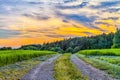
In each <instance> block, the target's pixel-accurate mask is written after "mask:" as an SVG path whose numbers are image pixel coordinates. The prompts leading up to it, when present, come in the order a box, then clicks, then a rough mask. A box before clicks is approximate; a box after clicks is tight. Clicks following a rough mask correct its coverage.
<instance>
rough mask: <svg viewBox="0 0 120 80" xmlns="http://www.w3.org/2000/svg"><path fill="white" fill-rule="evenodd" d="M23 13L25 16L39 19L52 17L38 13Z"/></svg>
mask: <svg viewBox="0 0 120 80" xmlns="http://www.w3.org/2000/svg"><path fill="white" fill-rule="evenodd" d="M22 15H23V16H25V17H29V18H32V19H37V20H48V19H49V18H50V17H48V16H41V15H40V14H38V13H32V14H28V13H25V14H22Z"/></svg>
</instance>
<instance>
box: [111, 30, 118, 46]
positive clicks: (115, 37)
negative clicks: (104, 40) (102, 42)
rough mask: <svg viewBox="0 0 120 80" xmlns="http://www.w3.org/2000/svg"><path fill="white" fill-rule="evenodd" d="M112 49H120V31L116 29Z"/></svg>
mask: <svg viewBox="0 0 120 80" xmlns="http://www.w3.org/2000/svg"><path fill="white" fill-rule="evenodd" d="M112 48H120V29H117V31H116V33H115V34H114V38H113V46H112Z"/></svg>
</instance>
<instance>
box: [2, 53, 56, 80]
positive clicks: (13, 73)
mask: <svg viewBox="0 0 120 80" xmlns="http://www.w3.org/2000/svg"><path fill="white" fill-rule="evenodd" d="M52 56H54V55H46V56H40V57H37V58H32V59H30V60H25V61H22V62H17V63H15V64H11V65H8V66H4V67H0V80H20V79H21V77H23V76H24V75H25V74H26V73H27V72H28V71H29V70H30V69H31V68H33V67H34V66H36V65H38V64H40V62H41V61H44V60H46V59H48V58H51V57H52Z"/></svg>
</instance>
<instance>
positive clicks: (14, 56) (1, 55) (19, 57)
mask: <svg viewBox="0 0 120 80" xmlns="http://www.w3.org/2000/svg"><path fill="white" fill-rule="evenodd" d="M47 54H55V52H52V51H33V50H8V51H0V66H4V65H8V64H12V63H15V62H19V61H23V60H28V59H31V58H34V57H39V56H43V55H47Z"/></svg>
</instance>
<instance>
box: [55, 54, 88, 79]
mask: <svg viewBox="0 0 120 80" xmlns="http://www.w3.org/2000/svg"><path fill="white" fill-rule="evenodd" d="M70 56H71V54H63V55H62V56H61V57H59V58H58V59H57V60H56V62H55V66H54V71H55V76H54V77H55V80H87V78H86V77H85V76H83V75H82V74H81V72H80V71H79V70H78V69H77V68H76V66H75V65H73V64H72V63H71V62H70Z"/></svg>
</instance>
